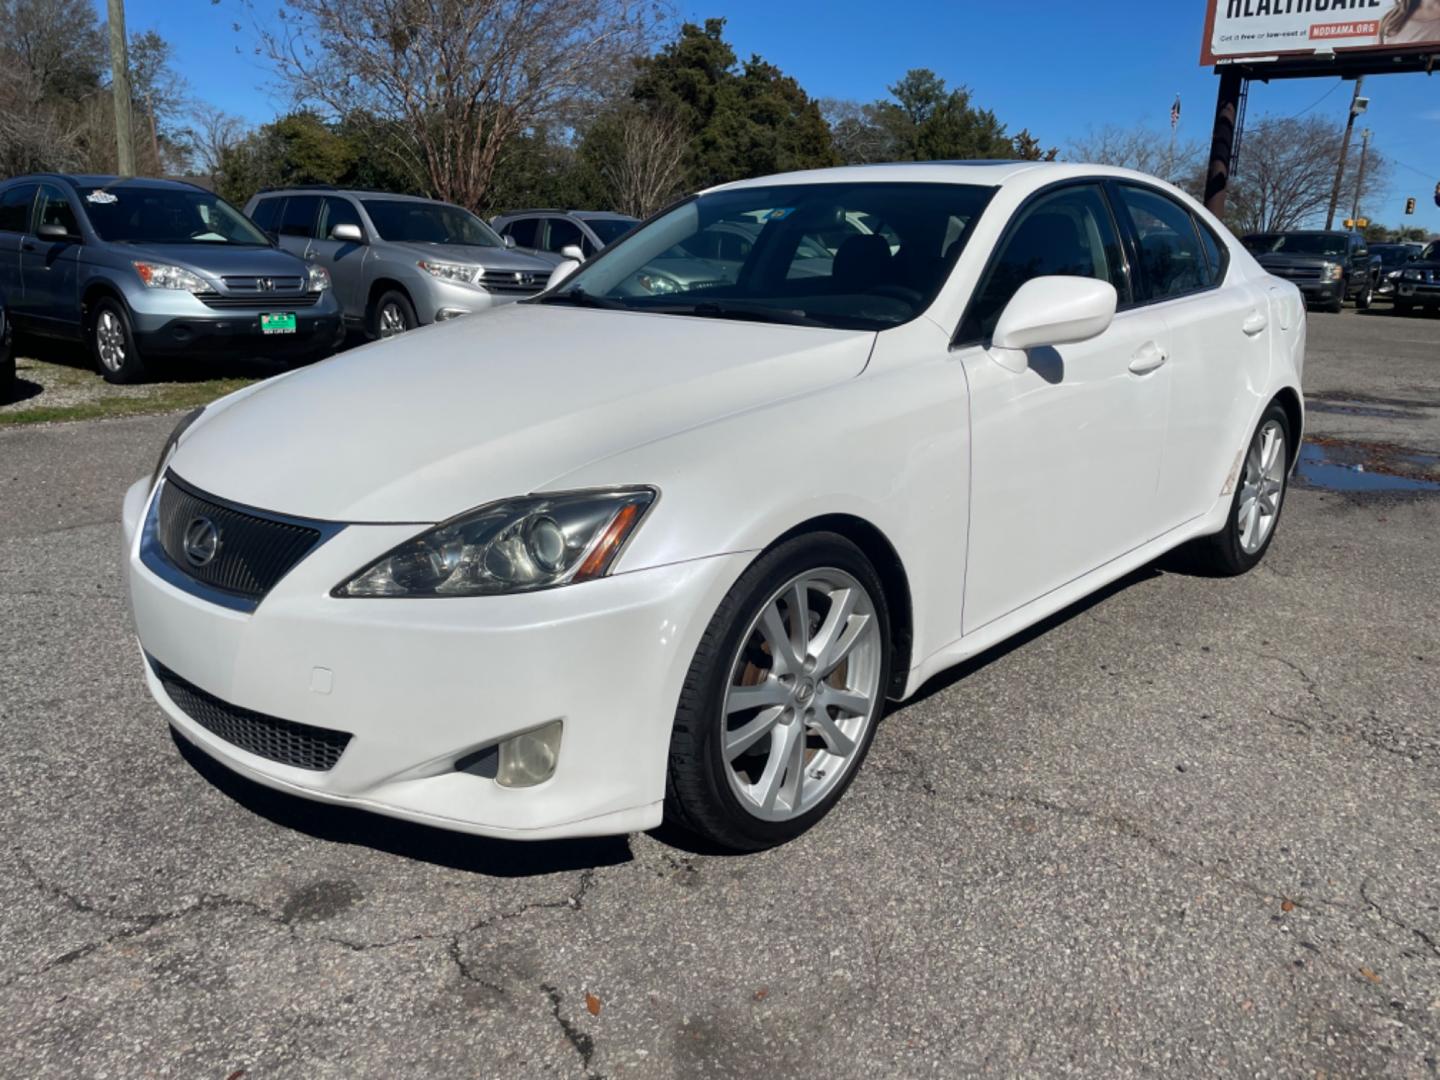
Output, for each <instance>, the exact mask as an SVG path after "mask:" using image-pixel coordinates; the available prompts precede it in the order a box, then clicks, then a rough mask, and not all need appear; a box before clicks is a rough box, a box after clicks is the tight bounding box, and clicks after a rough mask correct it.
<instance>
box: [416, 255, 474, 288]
mask: <svg viewBox="0 0 1440 1080" xmlns="http://www.w3.org/2000/svg"><path fill="white" fill-rule="evenodd" d="M415 265H416V266H418V267H420V269H421V270H424V271H425V272H426V273H427V274H429V275H430V276H431V277H438V278H444V279H445V280H446V281H464V282H467V283H469V284H474V282H475V279H476V278H477V277H478V276H479V275H480V267H478V266H466V265H465V264H464V263H447V262H432V261H430V260H429V259H421V260H420V261H419V262H418V263H416V264H415Z"/></svg>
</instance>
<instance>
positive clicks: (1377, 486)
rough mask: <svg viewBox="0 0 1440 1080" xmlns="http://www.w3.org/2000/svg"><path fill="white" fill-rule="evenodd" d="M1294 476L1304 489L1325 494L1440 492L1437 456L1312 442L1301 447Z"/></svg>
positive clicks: (1390, 448)
mask: <svg viewBox="0 0 1440 1080" xmlns="http://www.w3.org/2000/svg"><path fill="white" fill-rule="evenodd" d="M1295 476H1296V479H1297V480H1299V481H1300V482H1301V483H1302V484H1304V485H1305V486H1307V487H1314V488H1322V489H1324V490H1326V491H1440V454H1424V453H1420V452H1419V451H1415V450H1406V449H1403V448H1401V447H1396V446H1384V445H1381V444H1378V443H1344V442H1338V441H1334V440H1328V439H1327V440H1314V441H1311V442H1307V443H1305V445H1303V446H1302V447H1301V448H1300V462H1299V464H1298V465H1296V467H1295Z"/></svg>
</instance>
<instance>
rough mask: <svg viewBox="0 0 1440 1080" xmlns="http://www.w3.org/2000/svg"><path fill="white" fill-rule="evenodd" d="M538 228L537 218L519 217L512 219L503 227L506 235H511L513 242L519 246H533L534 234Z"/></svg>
mask: <svg viewBox="0 0 1440 1080" xmlns="http://www.w3.org/2000/svg"><path fill="white" fill-rule="evenodd" d="M539 229H540V221H539V219H538V218H533V217H530V218H520V219H519V220H517V221H512V222H510V224H508V225H506V226H505V228H504V230H503V231H504V233H505V235H506V236H513V237H514V238H515V243H516V244H517V245H518V246H520V247H528V248H533V247H534V246H535V234H536V233H537V232H538V231H539Z"/></svg>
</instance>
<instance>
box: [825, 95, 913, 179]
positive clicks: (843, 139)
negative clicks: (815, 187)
mask: <svg viewBox="0 0 1440 1080" xmlns="http://www.w3.org/2000/svg"><path fill="white" fill-rule="evenodd" d="M820 115H822V116H823V117H825V122H826V123H827V124H829V125H830V139H831V141H832V142H833V143H834V144H835V152H836V153H837V154H839V155H840V160H841V161H843V162H844V163H845V164H846V165H871V164H874V163H876V162H881V161H894V160H895V159H896V155H897V154H898V152H899V148H898V147H897V146H896V145H895V137H894V134H893V133H892V132H891V131H890V129H889V128H888V127H886V126H885V124H884V123H883V122H882V118H881V117H880V115H879V110H878V109H877V108H876V106H875V105H874V104H869V105H865V104H861V103H860V102H858V101H847V100H844V99H841V98H825V99H824V100H823V101H821V102H820Z"/></svg>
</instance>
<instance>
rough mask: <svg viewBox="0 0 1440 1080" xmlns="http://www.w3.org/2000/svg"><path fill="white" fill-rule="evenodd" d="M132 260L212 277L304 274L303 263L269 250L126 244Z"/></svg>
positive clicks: (125, 246) (194, 245)
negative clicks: (169, 266)
mask: <svg viewBox="0 0 1440 1080" xmlns="http://www.w3.org/2000/svg"><path fill="white" fill-rule="evenodd" d="M117 250H123V251H124V252H125V254H126V255H129V256H130V257H131V258H132V259H140V260H145V259H149V260H153V261H154V262H164V263H174V264H175V265H177V266H183V267H185V268H187V269H189V270H196V271H199V272H201V273H205V274H209V275H211V276H214V277H225V276H227V275H234V276H239V277H248V276H250V275H252V274H253V275H255V276H257V277H264V276H266V275H274V276H279V275H282V274H291V275H293V274H298V273H301V272H302V271H303V267H304V265H305V264H304V261H303V260H301V259H298V258H296V257H295V256H294V255H291V254H290V253H289V252H288V251H281V250H280V249H279V248H272V247H241V246H240V245H238V244H237V245H235V246H233V247H232V246H230V245H226V244H213V245H211V244H126V245H124V247H123V248H117Z"/></svg>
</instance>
